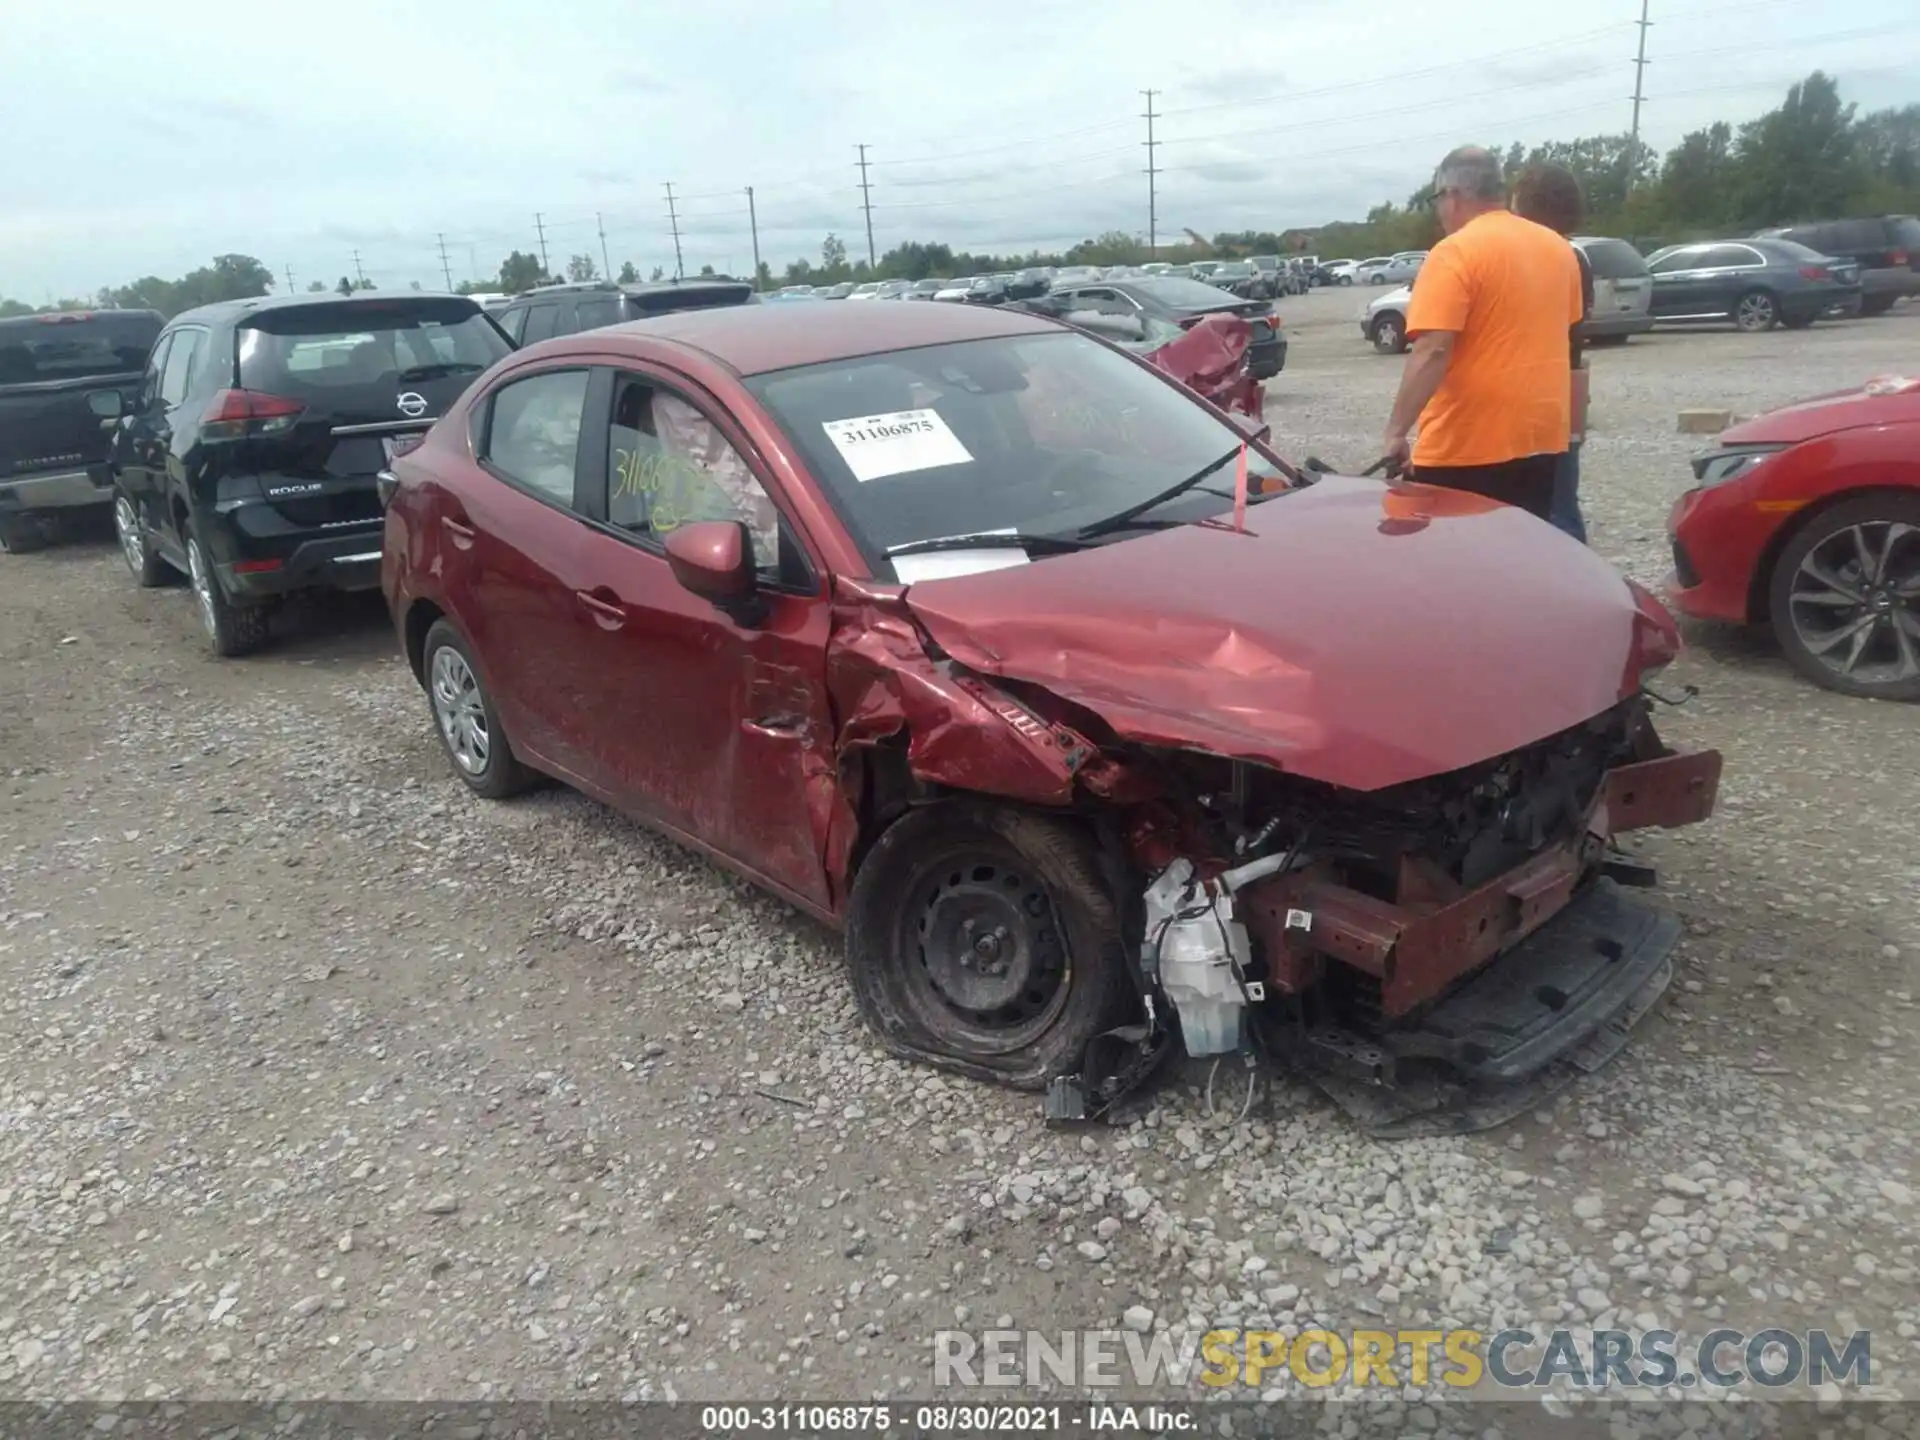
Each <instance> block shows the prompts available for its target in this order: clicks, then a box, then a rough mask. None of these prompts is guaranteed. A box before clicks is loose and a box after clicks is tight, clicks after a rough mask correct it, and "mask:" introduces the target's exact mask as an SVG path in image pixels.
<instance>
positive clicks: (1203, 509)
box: [747, 332, 1279, 576]
mask: <svg viewBox="0 0 1920 1440" xmlns="http://www.w3.org/2000/svg"><path fill="white" fill-rule="evenodd" d="M747 386H748V388H749V389H751V390H752V391H753V393H754V394H755V395H756V396H757V397H758V398H759V400H760V402H761V403H762V404H763V405H765V406H766V408H767V410H768V411H769V412H770V413H771V414H772V416H773V417H774V419H775V420H776V421H777V422H778V423H779V424H780V426H781V427H782V428H783V429H784V430H785V431H786V433H787V434H788V436H790V437H791V438H792V440H793V442H794V444H795V445H796V446H797V447H798V448H799V450H800V452H801V453H802V454H803V455H804V456H805V457H806V459H807V463H808V466H809V468H811V469H812V471H813V473H814V474H815V475H816V476H818V477H819V478H820V481H821V484H822V487H823V488H824V490H825V491H826V493H827V496H828V498H829V499H830V500H831V501H832V503H833V505H834V508H835V509H836V510H837V511H838V512H839V514H840V517H841V519H842V520H843V521H844V522H845V524H846V526H847V529H848V530H849V531H850V532H851V533H852V535H853V537H854V539H855V540H856V541H857V542H858V543H859V545H860V547H861V549H862V551H863V553H864V554H865V555H866V558H867V561H868V563H869V564H870V565H872V566H873V568H874V573H875V574H876V575H881V576H889V575H891V574H892V573H893V572H892V570H891V566H890V563H889V562H888V560H887V558H886V557H887V553H888V552H889V551H891V550H894V549H897V548H898V547H900V546H902V545H908V544H911V543H913V542H915V541H925V540H933V539H938V538H940V537H944V536H957V535H974V534H979V533H981V532H983V531H994V530H1000V531H1008V530H1011V531H1015V532H1018V533H1020V534H1022V535H1042V536H1058V537H1061V538H1063V539H1067V538H1072V537H1073V536H1074V535H1075V534H1076V532H1078V531H1080V530H1081V529H1082V528H1083V527H1086V526H1089V525H1093V524H1095V523H1096V522H1098V521H1101V520H1105V519H1109V518H1111V517H1112V516H1114V515H1117V514H1120V513H1121V512H1123V511H1126V510H1127V509H1128V508H1129V507H1131V506H1137V505H1140V504H1142V503H1143V502H1145V501H1148V500H1151V499H1152V498H1153V497H1154V496H1156V495H1158V494H1161V493H1162V492H1164V491H1166V490H1168V489H1169V488H1170V487H1172V486H1174V485H1176V484H1178V483H1179V482H1181V481H1182V480H1185V479H1188V478H1189V477H1191V476H1193V475H1194V474H1195V473H1196V472H1199V471H1201V470H1203V469H1205V468H1206V467H1208V466H1211V465H1214V464H1215V463H1216V462H1219V461H1220V460H1221V458H1222V457H1223V456H1227V457H1229V459H1230V458H1231V456H1232V454H1233V452H1235V451H1236V450H1237V449H1238V447H1239V446H1240V444H1241V438H1242V437H1241V435H1240V432H1239V431H1238V430H1236V429H1234V428H1233V427H1232V426H1231V425H1229V424H1227V423H1226V422H1225V421H1223V420H1220V419H1219V418H1217V417H1216V416H1214V415H1213V414H1211V413H1210V412H1209V411H1208V410H1207V409H1206V408H1205V407H1203V406H1202V405H1201V404H1200V403H1199V402H1198V401H1197V400H1195V399H1194V398H1193V397H1192V396H1191V395H1190V394H1189V393H1188V392H1187V391H1185V390H1183V389H1181V388H1180V387H1179V386H1176V385H1172V384H1169V383H1168V382H1167V381H1165V380H1163V379H1162V378H1160V377H1159V376H1157V375H1155V374H1154V373H1153V372H1151V371H1149V370H1146V369H1144V368H1143V367H1142V366H1140V365H1139V364H1138V363H1136V362H1135V361H1133V360H1130V359H1128V358H1127V357H1126V356H1124V355H1121V354H1118V353H1116V352H1115V351H1113V350H1110V349H1109V348H1107V347H1106V346H1105V345H1102V344H1100V343H1099V342H1098V341H1096V340H1091V339H1088V338H1087V337H1085V336H1083V335H1079V334H1075V333H1072V332H1060V333H1048V334H1031V335H1017V336H1007V337H1002V338H999V339H993V340H968V341H962V342H960V343H957V344H951V345H934V346H927V347H924V348H921V349H915V350H899V351H893V352H890V353H888V354H883V355H867V356H861V357H859V358H857V359H852V360H835V361H829V362H826V363H824V364H819V365H808V366H802V367H799V368H796V369H792V370H781V371H775V372H773V373H771V374H767V375H760V376H756V377H754V378H752V379H750V380H748V381H747ZM1248 460H1249V475H1250V476H1253V477H1265V476H1269V475H1274V474H1277V473H1279V470H1278V467H1277V466H1275V465H1273V464H1272V463H1271V462H1270V461H1268V460H1267V459H1266V458H1265V457H1264V456H1263V455H1261V453H1260V452H1259V451H1258V450H1250V451H1249V455H1248ZM1233 483H1234V471H1233V465H1232V464H1231V463H1227V464H1225V465H1224V466H1222V468H1220V469H1219V470H1217V471H1216V472H1215V473H1214V474H1213V475H1212V476H1210V477H1209V478H1207V479H1206V480H1204V481H1203V482H1202V484H1203V485H1204V487H1205V488H1204V489H1195V490H1192V491H1190V492H1188V493H1186V494H1183V495H1181V496H1180V497H1179V498H1178V499H1176V500H1171V501H1169V502H1168V503H1167V504H1165V505H1164V506H1160V507H1157V508H1156V509H1154V510H1153V512H1152V514H1151V515H1150V516H1149V517H1147V518H1146V519H1145V521H1144V522H1143V524H1144V525H1153V524H1157V523H1160V522H1162V521H1167V522H1178V521H1187V520H1194V519H1199V518H1201V517H1203V516H1209V515H1218V514H1220V513H1221V512H1222V511H1223V510H1226V509H1228V508H1229V507H1230V505H1231V501H1232V491H1233ZM1134 533H1137V532H1136V531H1134V530H1131V529H1121V530H1119V531H1117V532H1115V535H1114V538H1116V539H1123V538H1125V537H1126V536H1127V535H1129V534H1134Z"/></svg>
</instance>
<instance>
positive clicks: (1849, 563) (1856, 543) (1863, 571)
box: [1769, 494, 1920, 700]
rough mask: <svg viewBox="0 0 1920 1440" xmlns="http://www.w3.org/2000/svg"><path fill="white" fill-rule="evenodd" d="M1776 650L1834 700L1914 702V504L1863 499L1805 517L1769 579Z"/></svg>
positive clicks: (1919, 644) (1918, 519)
mask: <svg viewBox="0 0 1920 1440" xmlns="http://www.w3.org/2000/svg"><path fill="white" fill-rule="evenodd" d="M1769 598H1770V601H1771V610H1772V617H1773V629H1774V634H1775V635H1776V636H1777V637H1778V639H1779V641H1780V648H1781V650H1782V652H1783V653H1784V654H1785V655H1786V657H1787V659H1788V660H1789V661H1790V662H1791V663H1792V665H1793V667H1794V668H1795V669H1796V670H1798V671H1799V672H1800V673H1801V674H1802V675H1805V676H1806V677H1807V678H1808V679H1810V680H1812V681H1813V682H1814V683H1816V684H1818V685H1824V686H1826V687H1827V688H1828V689H1829V690H1837V691H1839V692H1840V693H1841V694H1843V695H1859V696H1866V697H1871V698H1875V699H1881V700H1920V495H1903V494H1880V495H1863V496H1861V497H1860V498H1859V499H1858V500H1849V501H1846V502H1845V503H1843V504H1840V505H1836V506H1834V507H1833V508H1832V509H1831V510H1827V511H1824V512H1822V513H1821V514H1818V515H1816V516H1814V517H1813V519H1812V520H1810V521H1808V522H1807V524H1806V527H1805V528H1804V529H1803V530H1801V531H1800V533H1799V534H1797V535H1795V536H1794V537H1793V539H1791V540H1790V541H1788V542H1787V547H1786V549H1785V550H1783V551H1782V552H1781V554H1780V559H1779V561H1778V562H1777V563H1776V564H1775V566H1774V570H1773V579H1772V586H1771V594H1770V597H1769Z"/></svg>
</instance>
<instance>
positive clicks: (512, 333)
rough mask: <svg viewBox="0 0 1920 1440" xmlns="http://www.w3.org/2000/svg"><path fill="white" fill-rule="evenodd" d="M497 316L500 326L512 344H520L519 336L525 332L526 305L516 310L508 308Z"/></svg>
mask: <svg viewBox="0 0 1920 1440" xmlns="http://www.w3.org/2000/svg"><path fill="white" fill-rule="evenodd" d="M497 318H498V319H499V321H500V328H501V329H502V330H504V331H506V332H507V336H508V338H509V339H511V340H512V341H513V343H514V344H516V345H518V344H520V343H521V341H520V337H521V336H523V335H525V334H526V333H527V307H526V306H524V305H523V306H521V307H520V308H519V309H518V310H509V311H507V312H506V313H505V314H504V315H501V316H498V317H497Z"/></svg>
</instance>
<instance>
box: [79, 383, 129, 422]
mask: <svg viewBox="0 0 1920 1440" xmlns="http://www.w3.org/2000/svg"><path fill="white" fill-rule="evenodd" d="M87 408H88V409H89V410H91V411H92V412H93V413H94V414H96V415H98V416H99V417H100V418H101V419H102V420H118V419H119V418H120V417H121V416H122V415H124V414H126V411H127V397H126V396H124V395H122V394H121V393H120V392H119V391H118V390H94V391H92V392H90V393H89V394H88V396H87Z"/></svg>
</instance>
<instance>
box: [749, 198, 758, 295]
mask: <svg viewBox="0 0 1920 1440" xmlns="http://www.w3.org/2000/svg"><path fill="white" fill-rule="evenodd" d="M747 229H748V230H750V231H751V232H752V233H753V288H754V289H756V290H758V289H759V288H760V217H759V216H758V215H757V214H755V213H754V209H753V187H752V186H751V185H749V186H747Z"/></svg>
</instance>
